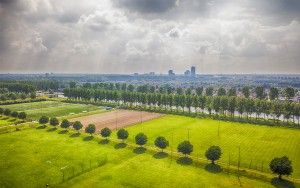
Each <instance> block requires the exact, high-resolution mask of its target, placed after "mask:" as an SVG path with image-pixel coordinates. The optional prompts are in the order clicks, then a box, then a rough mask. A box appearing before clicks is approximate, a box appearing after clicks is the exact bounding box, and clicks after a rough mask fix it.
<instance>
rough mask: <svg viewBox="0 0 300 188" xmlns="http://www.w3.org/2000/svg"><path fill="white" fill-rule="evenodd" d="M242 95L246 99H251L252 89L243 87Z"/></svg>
mask: <svg viewBox="0 0 300 188" xmlns="http://www.w3.org/2000/svg"><path fill="white" fill-rule="evenodd" d="M242 93H243V95H244V97H246V98H249V97H250V88H249V87H248V86H245V87H243V89H242Z"/></svg>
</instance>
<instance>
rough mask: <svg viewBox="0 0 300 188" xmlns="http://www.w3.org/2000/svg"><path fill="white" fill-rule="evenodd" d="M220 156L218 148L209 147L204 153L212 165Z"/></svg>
mask: <svg viewBox="0 0 300 188" xmlns="http://www.w3.org/2000/svg"><path fill="white" fill-rule="evenodd" d="M221 155H222V151H221V148H220V147H219V146H211V147H209V148H208V149H207V150H206V152H205V157H206V158H207V159H208V160H211V162H212V164H215V161H216V160H218V159H220V157H221Z"/></svg>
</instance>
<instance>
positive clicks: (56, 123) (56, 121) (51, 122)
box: [50, 117, 59, 126]
mask: <svg viewBox="0 0 300 188" xmlns="http://www.w3.org/2000/svg"><path fill="white" fill-rule="evenodd" d="M58 124H59V120H58V119H57V118H56V117H53V118H50V125H52V126H57V125H58Z"/></svg>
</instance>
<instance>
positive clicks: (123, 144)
mask: <svg viewBox="0 0 300 188" xmlns="http://www.w3.org/2000/svg"><path fill="white" fill-rule="evenodd" d="M126 146H127V144H126V143H124V142H121V143H117V144H115V146H114V147H115V149H122V148H125V147H126Z"/></svg>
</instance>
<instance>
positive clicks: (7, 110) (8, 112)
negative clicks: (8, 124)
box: [3, 108, 11, 116]
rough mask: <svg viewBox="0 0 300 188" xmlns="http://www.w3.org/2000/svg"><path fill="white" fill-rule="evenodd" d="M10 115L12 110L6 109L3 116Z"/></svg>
mask: <svg viewBox="0 0 300 188" xmlns="http://www.w3.org/2000/svg"><path fill="white" fill-rule="evenodd" d="M10 113H11V111H10V109H8V108H7V109H5V110H4V112H3V114H4V115H6V116H9V115H10Z"/></svg>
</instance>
